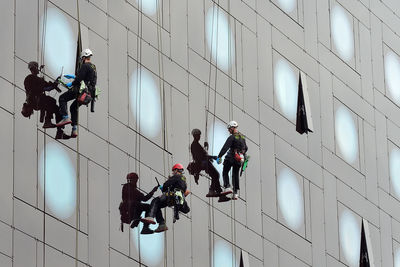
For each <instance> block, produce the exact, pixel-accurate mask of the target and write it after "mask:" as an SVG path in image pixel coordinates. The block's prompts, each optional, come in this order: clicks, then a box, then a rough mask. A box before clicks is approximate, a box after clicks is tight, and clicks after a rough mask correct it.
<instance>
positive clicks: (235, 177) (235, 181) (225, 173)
mask: <svg viewBox="0 0 400 267" xmlns="http://www.w3.org/2000/svg"><path fill="white" fill-rule="evenodd" d="M231 169H232V185H233V190H234V191H237V190H239V189H240V187H239V170H240V163H239V162H236V161H235V160H234V159H228V160H227V159H225V160H224V169H223V170H222V177H223V178H224V187H225V188H227V187H229V186H230V184H229V171H230V170H231Z"/></svg>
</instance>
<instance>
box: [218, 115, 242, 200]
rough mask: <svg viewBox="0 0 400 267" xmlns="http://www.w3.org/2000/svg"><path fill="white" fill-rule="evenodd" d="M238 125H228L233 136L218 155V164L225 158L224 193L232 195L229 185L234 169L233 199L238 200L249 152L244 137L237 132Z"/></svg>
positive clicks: (230, 123)
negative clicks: (240, 183)
mask: <svg viewBox="0 0 400 267" xmlns="http://www.w3.org/2000/svg"><path fill="white" fill-rule="evenodd" d="M237 127H238V124H237V122H236V121H231V122H229V123H228V127H227V128H228V131H229V133H230V134H231V135H230V136H229V137H228V139H226V141H225V144H224V146H223V147H222V149H221V151H220V152H219V154H218V158H217V163H218V164H220V163H221V161H222V159H221V158H222V156H224V155H225V153H226V152H228V153H227V155H226V156H225V160H224V169H223V171H222V176H223V179H224V188H225V189H224V192H229V193H232V188H231V186H230V184H229V171H230V170H231V169H232V184H233V196H232V199H234V200H236V199H238V190H239V170H240V167H241V165H242V163H243V161H244V158H245V154H246V152H247V145H246V140H245V138H244V136H243V135H242V134H241V133H240V132H239V131H238V130H237Z"/></svg>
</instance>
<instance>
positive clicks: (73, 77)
mask: <svg viewBox="0 0 400 267" xmlns="http://www.w3.org/2000/svg"><path fill="white" fill-rule="evenodd" d="M64 77H65V78H67V79H75V75H72V74H66V75H64Z"/></svg>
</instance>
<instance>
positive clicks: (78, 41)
mask: <svg viewBox="0 0 400 267" xmlns="http://www.w3.org/2000/svg"><path fill="white" fill-rule="evenodd" d="M76 8H77V18H78V40H77V47H76V49H77V51H76V56H77V58H78V57H79V56H80V55H79V53H80V51H78V50H79V47H81V48H82V40H81V20H80V14H79V13H80V12H79V1H78V0H76ZM79 60H80V57H79V58H78V60H77V61H76V64H78V61H79ZM78 67H79V66H75V69H76V70H77V71H79V69H78ZM76 74H77V73H76ZM75 101H77V100H75ZM76 109H77V125H76V126H77V127H78V126H79V103H77V105H76ZM79 136H80V133H79V127H78V137H77V138H76V151H77V157H76V166H77V167H76V192H77V194H76V216H75V226H76V229H75V267H78V254H79V241H78V240H79V230H78V228H79V219H80V180H81V179H80V178H81V177H80V166H81V164H80V153H79Z"/></svg>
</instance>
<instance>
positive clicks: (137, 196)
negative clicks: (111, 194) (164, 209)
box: [122, 183, 154, 203]
mask: <svg viewBox="0 0 400 267" xmlns="http://www.w3.org/2000/svg"><path fill="white" fill-rule="evenodd" d="M153 194H154V193H153V192H150V193H148V194H147V195H144V194H143V193H142V192H140V191H139V190H138V189H137V187H136V185H135V184H133V183H126V184H124V186H123V187H122V202H134V203H136V202H142V201H143V202H146V201H147V200H149V199H150V198H151V197H152V196H153Z"/></svg>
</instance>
